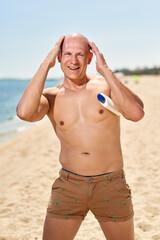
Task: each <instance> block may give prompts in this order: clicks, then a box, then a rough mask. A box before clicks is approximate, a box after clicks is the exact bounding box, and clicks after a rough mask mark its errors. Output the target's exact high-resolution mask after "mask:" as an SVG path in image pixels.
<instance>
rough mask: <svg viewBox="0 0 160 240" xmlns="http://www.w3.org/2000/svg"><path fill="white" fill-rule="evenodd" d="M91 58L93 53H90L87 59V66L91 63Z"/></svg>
mask: <svg viewBox="0 0 160 240" xmlns="http://www.w3.org/2000/svg"><path fill="white" fill-rule="evenodd" d="M92 58H93V53H92V52H90V55H89V59H88V64H90V63H91V61H92Z"/></svg>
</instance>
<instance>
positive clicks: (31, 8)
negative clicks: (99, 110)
mask: <svg viewBox="0 0 160 240" xmlns="http://www.w3.org/2000/svg"><path fill="white" fill-rule="evenodd" d="M159 9H160V1H159V0H152V1H151V0H134V1H128V0H112V1H111V0H99V1H98V0H79V1H73V0H68V1H66V0H57V1H55V0H27V1H26V0H14V1H13V0H0V35H1V36H0V78H21V79H27V78H32V77H33V75H34V74H35V72H36V71H37V70H38V68H39V66H40V64H41V63H42V62H43V60H44V59H45V57H46V56H47V54H48V53H49V51H50V50H51V49H52V48H53V47H54V44H55V43H56V41H57V40H58V39H59V38H60V36H61V35H66V34H69V33H73V32H78V33H81V34H83V35H85V36H86V37H87V38H88V39H89V41H93V42H95V43H96V45H97V46H98V48H99V50H100V51H101V52H102V53H103V55H104V57H105V59H106V62H107V64H108V66H109V67H110V68H111V69H112V70H113V71H114V70H115V69H120V68H124V67H125V68H130V69H134V68H137V67H145V66H147V67H153V66H160V14H159ZM95 61H96V59H95V56H94V58H93V60H92V63H91V64H90V65H89V66H88V74H96V67H95ZM59 77H63V73H62V71H61V68H60V64H59V63H58V62H56V66H55V67H54V68H52V69H50V71H49V74H48V78H59Z"/></svg>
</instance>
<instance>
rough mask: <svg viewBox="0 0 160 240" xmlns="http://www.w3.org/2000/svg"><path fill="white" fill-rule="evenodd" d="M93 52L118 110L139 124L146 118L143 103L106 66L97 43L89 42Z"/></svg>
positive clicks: (98, 68) (98, 69) (97, 66)
mask: <svg viewBox="0 0 160 240" xmlns="http://www.w3.org/2000/svg"><path fill="white" fill-rule="evenodd" d="M89 44H90V46H91V50H92V51H93V52H94V54H95V55H96V68H97V71H98V72H99V73H100V74H101V75H102V76H103V77H104V78H105V79H106V81H107V83H108V85H109V87H110V89H111V99H112V100H113V102H114V103H115V105H116V107H117V109H118V111H119V112H121V114H122V115H123V116H124V117H125V118H126V119H128V120H131V121H134V122H137V121H139V120H141V119H142V118H143V116H144V111H143V107H144V105H143V102H142V100H141V99H140V98H139V97H138V96H137V95H136V94H135V93H133V92H132V91H131V90H130V89H129V88H128V87H126V86H125V85H124V84H123V83H121V82H120V81H119V79H118V78H117V77H116V76H115V74H114V73H113V72H112V70H111V69H110V68H109V67H108V65H107V64H106V61H105V59H104V57H103V55H102V53H101V52H100V51H99V49H98V48H97V46H96V45H95V43H93V42H92V43H91V42H89Z"/></svg>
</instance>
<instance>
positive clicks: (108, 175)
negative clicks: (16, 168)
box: [59, 168, 125, 182]
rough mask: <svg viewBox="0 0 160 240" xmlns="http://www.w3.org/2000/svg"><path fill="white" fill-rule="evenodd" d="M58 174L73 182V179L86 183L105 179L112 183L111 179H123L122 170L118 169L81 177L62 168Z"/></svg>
mask: <svg viewBox="0 0 160 240" xmlns="http://www.w3.org/2000/svg"><path fill="white" fill-rule="evenodd" d="M59 174H60V176H62V177H64V178H68V179H73V180H74V179H75V180H79V181H86V182H99V181H103V180H105V179H106V180H109V181H112V180H113V179H116V178H122V179H123V178H125V173H124V170H123V169H119V170H117V171H112V172H108V173H103V174H99V175H91V176H83V175H79V174H76V173H74V172H71V171H68V170H66V169H64V168H62V169H60V171H59Z"/></svg>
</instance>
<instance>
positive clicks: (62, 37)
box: [55, 35, 65, 48]
mask: <svg viewBox="0 0 160 240" xmlns="http://www.w3.org/2000/svg"><path fill="white" fill-rule="evenodd" d="M64 38H65V36H64V35H63V36H61V37H60V39H59V40H58V41H57V42H56V44H55V47H58V48H59V47H60V45H61V43H62V42H63V40H64Z"/></svg>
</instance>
